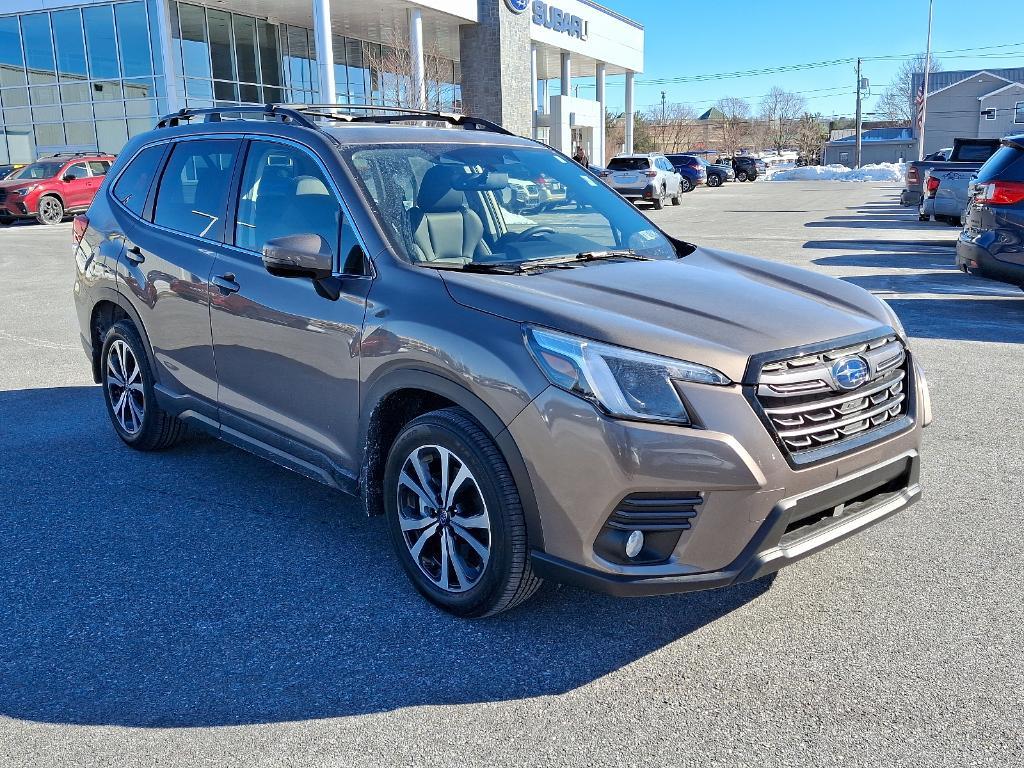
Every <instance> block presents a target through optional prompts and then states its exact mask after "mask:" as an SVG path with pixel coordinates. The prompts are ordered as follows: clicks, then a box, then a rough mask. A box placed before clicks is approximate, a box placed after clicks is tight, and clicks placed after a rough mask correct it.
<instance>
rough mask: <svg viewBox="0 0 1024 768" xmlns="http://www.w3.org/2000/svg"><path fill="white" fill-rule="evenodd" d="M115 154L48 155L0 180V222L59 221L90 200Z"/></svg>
mask: <svg viewBox="0 0 1024 768" xmlns="http://www.w3.org/2000/svg"><path fill="white" fill-rule="evenodd" d="M115 159H116V158H115V157H114V155H106V154H96V153H92V152H77V153H67V154H56V155H48V156H45V157H43V158H40V159H39V160H37V161H36V162H34V163H32V164H31V165H26V166H25V167H24V168H21V169H20V170H17V171H15V172H14V173H12V174H11V175H10V176H8V177H7V178H5V179H3V180H2V181H0V224H5V225H6V224H11V223H12V222H13V221H14V220H15V219H31V218H34V219H36V221H38V222H39V223H40V224H60V222H62V221H63V220H64V217H65V216H67V215H68V214H69V213H74V212H76V211H84V210H85V209H86V208H88V207H89V205H90V203H92V199H93V197H94V196H95V195H96V191H97V190H98V189H99V188H100V184H101V183H102V182H103V177H104V176H105V175H106V173H107V171H108V170H110V166H111V165H112V164H113V163H114V160H115Z"/></svg>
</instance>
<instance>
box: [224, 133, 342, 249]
mask: <svg viewBox="0 0 1024 768" xmlns="http://www.w3.org/2000/svg"><path fill="white" fill-rule="evenodd" d="M238 194H239V198H238V215H237V216H236V221H237V223H236V226H235V245H237V246H238V247H239V248H246V249H248V250H252V251H261V250H263V246H264V244H265V243H266V242H267V241H268V240H273V239H274V238H277V237H285V236H287V235H299V234H314V235H320V236H321V237H322V238H324V240H326V241H327V242H328V243H329V244H330V246H331V251H332V252H333V253H334V254H335V255H337V254H338V230H339V226H340V224H341V206H340V204H339V203H338V199H337V198H336V197H335V196H334V193H333V192H332V191H331V186H330V184H329V183H328V180H327V179H326V178H325V177H324V174H323V172H322V171H321V170H320V166H319V165H317V163H316V161H315V160H314V159H313V157H312V156H311V155H309V154H308V153H306V152H304V151H303V150H301V149H298V148H296V147H290V146H288V145H286V144H278V143H276V142H271V141H254V142H252V143H251V144H250V145H249V153H248V155H247V156H246V159H245V169H244V171H243V172H242V185H241V187H240V189H239V193H238Z"/></svg>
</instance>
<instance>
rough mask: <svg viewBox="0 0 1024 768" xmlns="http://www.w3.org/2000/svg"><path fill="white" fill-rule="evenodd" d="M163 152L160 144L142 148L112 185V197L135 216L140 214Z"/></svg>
mask: <svg viewBox="0 0 1024 768" xmlns="http://www.w3.org/2000/svg"><path fill="white" fill-rule="evenodd" d="M163 154H164V146H163V145H162V144H160V145H157V146H155V147H148V148H146V149H144V150H142V151H141V152H139V154H137V155H136V156H135V157H134V158H133V159H132V161H131V162H130V163H128V167H127V168H125V170H124V173H122V174H121V176H120V178H118V180H117V183H116V184H115V185H114V197H116V198H117V199H118V200H120V201H121V202H122V203H124V205H125V206H127V208H128V210H130V211H131V212H132V213H134V214H135V215H137V216H141V215H142V208H143V207H144V206H145V205H146V195H147V194H148V193H149V186H150V184H152V182H153V175H154V174H155V173H156V171H157V165H158V164H159V163H160V158H161V157H163Z"/></svg>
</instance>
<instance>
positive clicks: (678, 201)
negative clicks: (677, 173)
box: [672, 182, 683, 205]
mask: <svg viewBox="0 0 1024 768" xmlns="http://www.w3.org/2000/svg"><path fill="white" fill-rule="evenodd" d="M682 204H683V183H682V182H679V189H677V190H676V193H675V194H674V195H672V205H682Z"/></svg>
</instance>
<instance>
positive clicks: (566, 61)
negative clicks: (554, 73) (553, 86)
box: [562, 51, 572, 96]
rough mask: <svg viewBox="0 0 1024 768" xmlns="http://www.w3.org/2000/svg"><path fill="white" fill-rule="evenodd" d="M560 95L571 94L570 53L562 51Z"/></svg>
mask: <svg viewBox="0 0 1024 768" xmlns="http://www.w3.org/2000/svg"><path fill="white" fill-rule="evenodd" d="M562 95H563V96H572V54H571V53H569V52H568V51H562Z"/></svg>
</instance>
